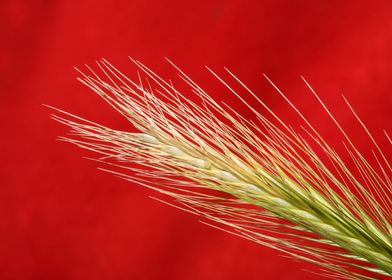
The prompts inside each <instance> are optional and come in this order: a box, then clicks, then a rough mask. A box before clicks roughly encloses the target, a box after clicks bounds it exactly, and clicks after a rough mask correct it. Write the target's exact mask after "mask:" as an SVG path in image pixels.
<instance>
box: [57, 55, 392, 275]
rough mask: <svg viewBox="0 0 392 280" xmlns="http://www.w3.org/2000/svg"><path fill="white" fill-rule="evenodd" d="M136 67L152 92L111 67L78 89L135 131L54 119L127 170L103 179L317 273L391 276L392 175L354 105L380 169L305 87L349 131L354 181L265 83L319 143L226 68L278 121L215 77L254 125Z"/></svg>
mask: <svg viewBox="0 0 392 280" xmlns="http://www.w3.org/2000/svg"><path fill="white" fill-rule="evenodd" d="M169 62H170V61H169ZM134 63H135V64H136V65H137V66H138V67H139V69H140V70H142V71H143V73H144V74H145V75H146V76H147V78H148V79H146V82H144V83H145V84H146V85H144V84H143V82H142V79H141V78H140V76H139V79H138V81H137V82H134V81H132V80H130V79H129V78H128V77H126V76H125V75H123V74H122V73H121V72H120V71H118V70H117V69H116V68H115V67H113V66H112V65H111V64H110V63H109V62H107V61H106V60H102V61H100V62H99V63H98V66H99V68H100V70H101V71H102V74H103V78H101V77H100V76H99V75H97V74H96V73H95V72H94V71H93V70H92V69H91V68H89V70H90V71H91V74H84V73H82V72H80V73H81V74H82V77H81V78H80V79H79V80H80V81H81V82H82V83H84V84H85V85H87V86H88V87H90V88H91V89H92V90H93V91H95V92H96V93H97V94H98V95H100V96H101V97H102V98H103V99H104V100H105V101H107V102H108V103H109V104H110V105H112V106H113V108H115V109H116V110H118V112H120V113H121V114H122V115H123V116H124V117H126V118H127V119H128V120H129V122H130V123H131V124H132V125H133V126H134V127H135V128H136V129H137V130H138V132H135V133H134V132H125V131H117V130H113V129H110V128H107V127H104V126H101V125H99V124H97V123H93V122H91V121H87V120H84V119H82V118H80V117H76V116H74V115H71V114H69V113H66V112H63V111H61V110H58V109H57V110H58V111H59V112H61V113H63V114H66V115H67V117H61V116H58V115H53V118H54V119H55V120H57V121H59V122H61V123H64V124H66V125H67V126H69V127H71V129H72V132H73V134H74V136H73V137H72V138H61V139H63V140H65V141H68V142H71V143H73V144H76V145H78V146H80V147H83V148H86V149H89V150H93V151H95V152H98V153H99V154H101V155H102V157H101V158H99V159H98V160H99V161H102V162H105V163H106V164H109V165H111V166H112V167H113V168H121V169H122V170H120V171H114V170H113V168H112V169H111V170H107V169H105V170H106V171H109V172H111V173H114V174H116V175H119V176H121V177H123V178H125V179H127V180H129V181H132V182H137V183H138V184H141V185H143V186H146V187H149V188H152V189H154V190H157V191H159V192H161V193H164V194H166V195H169V196H171V197H174V198H175V199H176V201H177V203H176V204H175V205H174V206H175V207H178V208H181V209H183V210H186V211H188V212H191V213H195V214H197V215H200V216H203V217H205V218H207V219H209V220H211V221H212V222H213V224H210V225H212V226H214V227H218V228H221V229H223V230H225V231H228V232H231V233H233V234H235V235H239V236H242V237H244V238H247V239H249V240H252V241H255V242H258V243H260V244H263V245H266V246H270V247H273V248H276V249H278V250H281V251H284V252H286V253H288V254H290V255H292V256H294V257H296V258H299V259H302V260H306V261H310V262H313V263H316V264H318V265H320V266H321V267H322V268H323V269H322V272H323V273H324V274H325V275H327V276H331V277H334V278H337V277H341V278H345V279H377V278H378V277H381V275H384V276H392V236H391V234H392V228H391V214H392V211H391V205H390V201H389V197H390V195H391V192H392V187H391V186H392V185H391V181H390V179H389V174H390V172H391V167H390V165H389V163H388V161H387V159H386V156H385V155H384V154H383V152H382V150H381V149H380V148H379V146H377V143H376V142H375V141H374V139H373V137H372V136H371V134H370V133H369V131H368V130H367V128H366V127H365V126H364V125H363V123H362V122H361V120H360V119H359V117H358V116H357V115H356V114H355V112H354V110H352V107H351V106H350V105H349V103H348V102H347V104H348V105H349V108H350V109H351V110H352V112H353V113H354V114H355V116H356V117H357V119H358V120H359V121H360V122H361V124H362V125H363V127H364V128H365V131H366V133H367V134H368V136H370V139H371V140H372V141H373V142H374V144H375V147H376V152H374V156H375V158H376V159H377V162H378V166H376V167H373V166H372V165H370V164H369V162H368V161H367V160H366V159H365V158H364V157H363V156H362V155H361V154H360V152H359V151H358V149H357V148H356V147H355V145H354V144H353V143H352V141H350V139H349V137H348V136H347V134H346V132H345V131H344V130H343V129H342V128H341V126H340V125H339V124H338V123H337V121H336V120H335V119H334V118H333V116H332V114H331V113H330V112H329V110H328V108H326V107H325V105H324V104H323V103H322V102H321V100H320V99H319V98H318V96H317V95H316V93H315V92H314V90H313V89H312V88H311V87H310V85H309V84H308V83H307V82H306V80H305V79H304V82H305V83H306V84H307V86H308V87H309V89H310V91H311V92H312V93H313V94H314V95H315V96H316V98H317V99H318V100H319V101H320V103H321V105H322V106H323V107H324V109H325V110H326V112H327V113H328V114H329V115H330V116H331V117H332V121H333V122H334V123H335V124H336V125H337V126H338V128H339V130H340V131H341V132H342V133H343V136H344V138H345V140H346V142H347V146H346V148H347V151H348V153H349V155H350V156H351V159H352V161H353V164H354V166H355V167H356V170H355V171H354V170H350V169H349V168H348V167H347V166H346V164H345V163H344V161H343V160H342V159H341V157H340V156H339V155H338V154H337V153H336V152H335V151H334V150H333V149H332V148H331V147H330V146H329V145H328V144H327V143H326V142H325V141H324V140H323V138H322V137H321V136H320V135H319V133H318V132H317V130H316V129H315V128H314V127H313V126H312V125H311V124H310V122H309V121H308V120H307V119H306V118H305V117H304V116H303V115H302V114H301V112H299V110H297V108H296V107H295V106H294V105H293V104H292V103H291V101H290V100H288V99H287V97H286V96H285V95H284V94H283V93H282V92H281V91H280V90H279V89H278V88H277V87H276V86H275V85H274V84H273V83H272V82H271V81H270V80H269V79H268V78H267V77H266V78H267V80H269V81H270V82H271V84H272V85H273V86H274V87H275V89H276V90H277V92H278V93H280V94H281V95H282V96H283V98H284V99H285V100H286V101H287V102H288V103H289V105H290V106H292V107H293V108H294V109H295V110H296V111H297V113H298V114H299V116H300V117H301V118H302V119H303V121H304V122H305V124H306V128H304V131H305V133H306V137H307V138H308V139H310V140H311V143H309V141H307V140H305V139H306V137H302V136H301V135H300V134H299V133H297V132H296V131H294V130H293V129H292V128H290V127H289V126H288V125H287V124H285V123H284V122H283V121H282V120H281V119H280V118H279V117H278V116H277V115H276V114H275V113H274V112H273V111H272V110H271V109H270V108H269V107H267V106H266V105H265V104H264V103H263V102H262V101H261V100H260V99H259V98H258V97H257V96H256V95H255V94H254V93H253V92H252V91H251V90H250V89H249V88H247V87H246V85H244V84H243V83H242V82H241V81H240V80H239V79H238V78H237V77H236V76H235V75H234V74H232V73H231V72H230V71H229V70H227V69H226V70H227V72H228V73H229V75H230V76H231V77H232V78H233V79H234V81H236V82H237V83H238V84H239V85H241V86H242V87H243V88H244V89H245V90H247V91H248V93H249V94H250V95H251V96H252V97H253V98H254V100H255V102H257V104H258V106H262V107H263V108H264V109H265V110H266V111H267V112H268V113H269V114H270V115H271V118H269V119H268V118H267V117H265V116H264V115H262V114H261V113H259V112H258V111H257V110H256V109H255V108H254V107H253V106H251V105H250V104H249V103H247V102H246V101H245V100H244V98H243V97H241V96H240V95H239V94H238V93H236V91H234V90H233V89H232V87H230V86H229V85H228V84H227V83H226V82H225V81H224V80H222V79H221V78H220V77H218V76H217V75H216V74H215V73H214V72H213V71H211V70H210V69H208V70H209V71H210V72H211V73H212V74H213V75H214V76H215V77H216V78H218V80H219V81H220V82H221V83H223V85H225V86H226V87H227V89H228V90H229V91H231V92H232V93H233V94H234V95H235V96H236V97H237V98H238V99H239V100H240V101H241V102H243V103H244V104H245V105H246V106H247V107H248V108H249V109H250V110H251V111H252V112H253V113H254V114H255V117H256V119H257V121H258V123H257V124H256V123H254V122H252V121H250V120H247V119H245V118H244V117H242V116H241V115H239V114H238V113H237V112H236V111H235V110H233V109H232V108H230V107H229V106H228V105H226V104H219V103H217V102H216V101H214V100H213V99H212V98H211V97H210V96H209V95H208V94H207V93H206V92H205V91H204V90H203V89H202V88H201V87H199V86H198V85H197V84H196V83H195V82H194V81H192V80H191V79H190V78H189V77H188V76H186V75H185V74H184V73H183V72H182V71H181V70H180V69H178V68H177V67H176V66H175V65H174V64H172V65H173V66H174V67H175V68H176V69H177V70H178V72H179V75H180V77H181V78H182V79H183V80H184V81H185V82H186V83H187V84H188V85H189V86H190V87H191V89H192V91H193V92H194V93H195V94H196V95H197V96H199V97H200V99H201V101H202V102H201V104H202V105H198V104H196V103H195V102H194V101H191V100H190V99H189V98H186V97H184V96H183V95H182V94H181V93H180V92H179V91H178V90H176V88H175V87H174V86H173V85H172V84H171V82H167V81H164V80H163V79H162V78H160V77H159V76H158V75H156V74H155V73H154V72H152V71H151V70H150V69H148V68H147V67H146V66H144V65H143V64H141V63H140V62H138V61H134ZM170 63H171V62H170ZM104 79H105V80H104ZM151 83H152V84H153V85H154V86H155V87H157V88H156V89H153V88H152V85H151ZM387 137H388V136H387ZM388 139H389V138H388ZM315 148H317V149H318V150H320V151H321V153H322V154H323V157H324V158H325V159H321V158H322V156H321V155H320V154H316V152H315V151H314V149H315ZM375 169H378V171H376V170H375ZM205 188H207V189H213V190H217V191H220V192H225V193H228V194H230V195H231V197H230V198H227V197H222V196H221V195H220V194H219V192H217V193H213V194H211V193H209V192H206V191H205V190H204V189H205ZM166 203H167V202H166ZM169 204H170V203H169ZM219 224H220V226H218V225H219Z"/></svg>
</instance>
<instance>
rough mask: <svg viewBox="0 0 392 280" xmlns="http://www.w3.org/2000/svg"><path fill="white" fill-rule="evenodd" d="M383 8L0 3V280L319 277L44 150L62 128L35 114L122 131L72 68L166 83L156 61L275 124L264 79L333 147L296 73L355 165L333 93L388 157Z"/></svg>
mask: <svg viewBox="0 0 392 280" xmlns="http://www.w3.org/2000/svg"><path fill="white" fill-rule="evenodd" d="M389 3H391V2H390V1H289V0H288V1H244V0H241V1H228V0H226V1H144V0H138V1H135V0H131V1H129V0H128V1H91V0H90V1H81V0H80V1H71V0H64V1H43V0H37V1H15V0H14V1H11V0H5V1H4V0H3V1H1V7H0V35H1V37H0V41H1V43H0V88H1V92H0V95H1V99H0V106H1V110H0V114H1V118H0V124H1V126H0V127H1V138H0V139H1V140H0V143H1V161H0V164H1V168H0V170H1V171H0V172H1V173H0V174H1V187H0V279H40V280H42V279H173V280H174V279H188V280H205V279H215V280H236V279H247V280H252V279H319V278H320V279H321V277H319V276H315V275H312V274H309V273H307V272H305V271H302V270H301V268H305V269H312V266H311V265H306V264H300V263H297V262H295V261H293V260H291V259H287V258H284V257H281V256H279V255H280V254H279V253H277V252H276V251H274V250H272V249H268V248H265V247H261V246H259V245H256V244H254V243H251V242H249V241H245V240H242V239H239V238H236V237H233V236H230V235H228V234H226V233H223V232H219V231H217V230H215V229H212V228H209V227H207V226H205V225H202V224H201V223H199V222H198V220H197V218H196V217H194V216H192V215H190V214H186V213H183V212H181V211H179V210H176V209H174V208H171V207H169V206H166V205H163V204H161V203H158V202H156V201H154V200H152V199H150V198H149V197H148V196H150V195H153V193H152V192H151V191H148V190H145V189H143V188H141V187H138V186H135V185H132V184H130V183H127V182H125V181H122V180H120V179H118V178H115V177H112V176H110V175H108V174H104V173H102V172H100V171H98V170H96V167H97V164H96V163H94V162H91V161H88V160H85V159H83V158H82V156H86V155H91V154H89V153H86V152H85V151H81V150H79V149H78V148H76V147H73V146H71V145H69V144H66V143H62V142H59V141H56V140H55V139H56V137H57V136H58V135H64V134H65V133H66V129H65V128H64V127H62V126H61V125H59V124H57V123H55V122H53V121H51V120H50V118H49V113H50V110H48V109H47V108H44V107H43V106H42V104H43V103H45V104H50V105H54V106H57V107H60V108H63V109H66V110H68V111H71V112H73V113H77V114H79V115H82V116H85V117H87V118H90V119H93V120H96V121H101V122H102V123H104V124H107V125H110V126H112V127H115V128H121V129H126V128H127V124H126V122H125V121H124V120H123V119H121V118H120V117H119V116H117V115H116V114H115V113H113V112H112V111H111V110H110V109H109V107H108V106H107V105H105V104H103V103H102V101H101V100H100V99H99V98H97V97H96V96H94V95H93V94H90V92H89V91H88V90H87V89H86V88H84V87H83V86H82V85H81V84H79V83H78V82H77V81H76V80H75V77H76V72H75V71H74V70H73V66H83V64H85V63H87V64H93V63H94V61H95V60H97V59H99V58H101V57H105V58H107V59H109V60H110V61H111V62H112V63H114V64H115V65H117V66H118V67H119V68H120V69H123V70H125V71H126V72H129V73H132V72H133V71H134V68H132V65H131V63H130V62H129V60H128V58H127V56H132V57H134V58H137V59H139V60H141V61H143V62H144V63H145V64H147V65H149V66H151V67H152V68H153V69H154V70H155V71H157V72H160V73H161V74H162V75H163V76H165V77H168V78H170V77H174V76H175V73H174V72H173V71H172V70H170V69H171V68H170V67H169V66H168V65H167V63H165V61H164V60H163V57H164V56H167V57H169V58H171V59H172V60H173V61H174V62H175V63H176V64H178V65H179V66H181V67H182V69H183V70H184V71H186V72H187V73H189V74H190V75H191V76H192V77H194V78H195V79H196V80H198V81H201V84H203V85H205V86H206V87H207V88H211V89H214V88H215V87H216V86H215V83H216V81H215V80H214V79H213V78H211V77H210V76H209V75H208V74H207V73H206V71H205V69H204V65H208V66H210V67H212V68H213V69H214V70H216V71H217V72H218V73H223V70H222V67H224V66H226V67H229V68H230V69H231V70H233V71H234V72H235V73H237V74H238V75H239V76H240V77H242V78H243V80H244V81H245V82H246V83H247V84H248V85H249V86H250V87H251V88H252V89H254V90H255V91H256V92H257V94H258V95H259V96H260V97H261V98H263V100H265V101H266V102H267V103H268V104H269V105H270V106H271V108H273V109H274V110H275V111H276V112H278V113H280V114H283V115H284V117H285V119H286V120H290V119H291V114H292V113H291V111H290V110H289V108H288V107H287V105H286V104H284V103H283V102H282V99H281V98H280V97H279V96H278V95H276V94H275V93H274V91H273V89H272V87H271V86H270V85H269V84H268V83H267V82H266V81H265V80H264V79H263V78H262V73H266V74H268V75H269V76H270V77H271V79H272V80H274V81H275V82H276V83H277V84H278V85H279V86H281V88H282V89H283V90H284V91H285V92H287V95H288V96H289V97H290V98H292V99H293V100H294V101H295V102H296V104H298V106H299V107H300V108H301V109H302V110H303V112H304V114H306V115H307V116H309V118H310V119H312V120H313V121H314V123H315V124H316V125H317V127H318V128H319V129H320V131H321V133H322V134H323V135H325V136H326V138H327V139H329V140H330V141H332V142H333V143H339V141H340V139H341V136H340V135H339V134H338V133H337V132H336V130H335V129H333V126H332V125H331V122H330V120H329V119H328V118H327V117H326V116H325V114H324V113H322V110H321V109H320V107H319V106H317V103H316V102H315V100H314V98H313V97H312V96H311V95H310V94H309V91H308V90H307V89H306V88H305V86H304V84H303V83H302V81H301V80H300V75H305V76H306V77H307V78H308V80H309V81H310V82H311V84H312V85H313V86H314V88H315V89H316V90H317V91H318V93H319V94H320V96H321V97H322V98H323V100H324V101H325V103H326V104H327V105H328V106H331V107H332V111H333V112H334V114H335V115H336V117H337V118H338V119H339V120H340V121H341V123H342V124H343V126H345V128H347V129H348V130H350V132H351V136H352V137H353V139H355V141H356V143H357V144H358V145H359V146H360V147H361V148H362V149H363V150H364V151H365V154H370V152H369V149H368V148H367V147H368V146H369V142H368V141H367V140H363V136H364V134H363V131H362V130H361V129H360V126H359V125H358V124H357V122H355V120H354V118H353V117H352V115H351V114H350V113H349V111H348V109H347V107H346V106H345V105H344V102H343V100H342V99H341V94H342V93H343V94H345V96H346V97H347V98H348V99H349V100H350V101H351V103H352V104H353V106H354V107H355V108H356V110H357V111H358V112H359V113H360V115H361V117H362V118H363V120H364V121H365V122H366V123H367V124H368V126H369V128H370V129H371V131H372V132H373V133H374V134H375V136H376V138H377V140H378V141H380V145H381V146H382V147H383V148H385V149H390V147H389V146H388V143H387V140H386V138H385V137H384V136H383V133H382V129H386V130H388V129H389V130H390V128H391V124H390V123H391V119H392V118H391V105H392V100H391V89H392V75H391V70H392V16H391V15H392V5H391V4H389ZM218 89H220V88H219V87H218ZM211 95H213V96H214V98H216V99H218V100H221V99H225V98H226V99H227V98H230V97H229V96H230V95H228V93H227V92H224V91H221V90H215V91H214V92H212V93H211ZM238 108H239V109H238V110H240V111H241V113H242V114H244V115H247V111H246V110H245V109H244V108H243V107H241V106H240V107H238ZM294 125H295V123H294Z"/></svg>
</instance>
